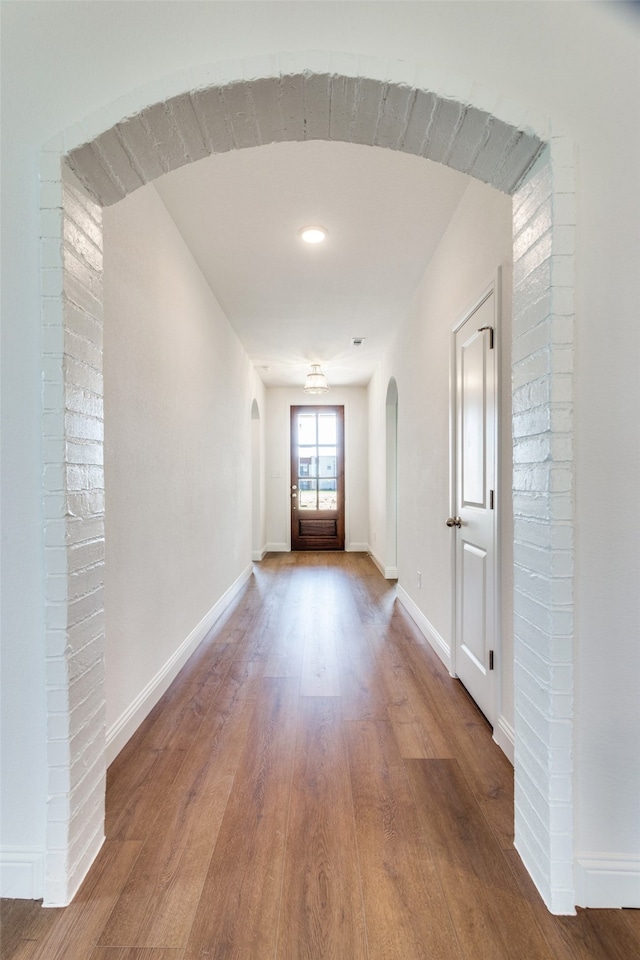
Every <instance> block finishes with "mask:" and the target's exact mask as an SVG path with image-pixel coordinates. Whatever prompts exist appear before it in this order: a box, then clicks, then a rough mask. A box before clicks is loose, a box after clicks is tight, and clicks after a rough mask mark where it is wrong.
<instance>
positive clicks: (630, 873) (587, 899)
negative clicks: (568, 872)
mask: <svg viewBox="0 0 640 960" xmlns="http://www.w3.org/2000/svg"><path fill="white" fill-rule="evenodd" d="M575 880H576V906H578V907H592V908H596V909H612V908H621V907H631V908H635V909H638V908H640V860H639V859H638V858H637V857H624V856H620V855H616V854H607V853H586V854H581V855H579V856H578V857H577V859H576V870H575Z"/></svg>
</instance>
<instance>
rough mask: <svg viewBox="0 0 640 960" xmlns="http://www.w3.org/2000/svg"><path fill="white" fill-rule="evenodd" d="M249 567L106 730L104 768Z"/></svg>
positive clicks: (242, 582)
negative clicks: (105, 761)
mask: <svg viewBox="0 0 640 960" xmlns="http://www.w3.org/2000/svg"><path fill="white" fill-rule="evenodd" d="M251 574H252V567H251V564H249V566H247V567H245V569H244V570H243V571H242V573H241V574H240V576H239V577H238V578H237V579H236V580H235V581H234V582H233V583H232V584H231V586H230V587H229V589H228V590H226V591H225V593H223V594H222V596H221V597H220V599H219V600H218V602H217V603H215V604H214V605H213V607H212V608H211V610H209V612H208V613H206V614H205V615H204V617H203V618H202V620H201V621H200V623H199V624H198V625H197V626H196V627H194V629H193V630H192V631H191V633H190V634H189V636H188V637H187V638H186V640H184V641H183V642H182V643H181V644H180V646H179V647H178V649H177V650H175V651H174V653H172V655H171V656H170V657H169V659H168V660H167V662H166V663H165V664H164V666H163V667H161V668H160V670H158V672H157V673H156V675H155V677H153V679H152V680H150V681H149V683H148V684H147V685H146V687H145V688H144V689H143V690H141V691H140V693H139V694H138V696H137V697H136V698H135V700H133V702H132V703H131V704H130V705H129V706H128V707H127V709H126V710H125V711H124V712H123V713H122V714H121V715H120V716H119V717H118V719H117V720H116V721H115V723H113V724H112V725H111V727H110V728H109V729H108V730H107V746H106V760H107V766H108V765H109V764H110V763H111V762H112V760H114V759H115V758H116V757H117V756H118V754H119V753H120V751H121V750H122V748H123V747H124V745H125V744H126V743H127V741H128V740H129V739H130V738H131V737H132V736H133V734H134V733H135V731H136V730H137V729H138V727H139V726H140V724H141V723H142V721H143V720H144V718H145V717H146V716H147V715H148V714H149V713H150V711H151V710H152V709H153V707H155V705H156V703H157V702H158V700H159V699H160V697H161V696H162V695H163V693H165V691H166V690H167V689H168V687H169V686H170V685H171V683H172V682H173V680H175V678H176V677H177V675H178V673H179V672H180V670H181V669H182V667H183V666H184V665H185V663H186V662H187V660H188V659H189V657H190V656H191V654H192V653H193V652H194V650H195V649H196V648H197V647H198V646H199V645H200V643H202V641H203V640H204V638H205V637H206V635H207V634H208V632H209V631H210V630H211V628H212V626H213V625H214V623H215V622H216V620H217V619H218V618H219V617H220V616H221V614H222V613H223V612H224V611H225V610H226V608H227V607H228V606H229V604H230V603H231V601H232V600H233V599H234V598H235V597H236V595H237V594H238V593H239V592H240V590H241V589H242V587H243V586H244V585H245V583H246V582H247V580H249V578H250V577H251Z"/></svg>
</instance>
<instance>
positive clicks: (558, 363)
mask: <svg viewBox="0 0 640 960" xmlns="http://www.w3.org/2000/svg"><path fill="white" fill-rule="evenodd" d="M416 76H417V71H416V70H415V69H414V68H413V67H411V66H410V65H407V64H391V65H389V64H387V63H385V62H383V61H380V62H377V61H374V60H370V59H367V61H366V65H363V64H361V63H360V62H359V61H358V59H357V58H349V57H345V56H331V55H323V54H322V55H321V54H308V55H295V56H290V55H287V56H282V57H280V58H266V59H261V60H257V61H255V62H242V63H236V64H232V65H227V66H226V67H225V66H224V65H223V66H220V65H218V66H216V67H215V68H213V69H210V70H205V71H203V72H202V74H201V75H199V76H193V75H186V74H185V75H182V76H179V77H174V78H170V79H169V80H165V81H163V82H162V84H160V85H158V86H154V87H151V88H149V89H145V90H140V91H137V92H135V93H134V94H132V95H131V98H129V99H128V100H126V101H119V102H117V103H114V104H112V105H111V106H110V107H109V108H106V109H105V110H103V111H101V112H99V113H98V114H96V116H94V117H92V118H89V119H88V120H86V121H84V122H83V123H82V124H80V125H79V126H78V127H76V128H73V129H72V130H68V131H65V132H64V133H63V134H61V135H60V137H58V138H56V139H55V141H53V142H52V143H51V144H50V145H48V147H46V148H45V150H44V151H43V154H42V162H41V227H42V233H41V235H42V238H43V240H42V315H43V379H44V385H43V400H44V423H43V438H44V453H45V476H44V489H45V495H44V520H45V532H44V537H45V558H46V583H47V589H46V604H47V606H46V644H47V647H46V651H47V688H48V689H47V696H48V718H49V723H48V736H49V744H48V747H49V751H48V758H49V770H48V796H49V802H48V831H47V838H48V839H47V845H48V846H47V854H46V865H45V866H46V877H45V902H46V903H48V904H51V905H54V904H62V903H66V902H68V900H69V899H70V898H71V896H72V895H73V893H74V892H75V890H76V889H77V886H78V883H79V881H80V880H81V879H82V877H83V875H84V873H85V872H86V869H87V867H88V865H89V864H90V862H91V860H92V859H93V857H94V856H95V853H96V852H97V850H98V848H99V846H100V844H101V842H102V836H103V833H102V831H103V815H104V773H105V742H104V719H103V717H104V713H103V711H104V698H103V678H104V664H103V611H102V575H103V565H104V497H103V493H104V491H103V474H102V453H101V446H102V372H101V321H102V301H101V298H102V253H101V247H102V238H101V217H100V208H101V206H104V205H108V204H112V203H115V202H117V201H118V200H119V199H121V198H122V197H124V196H125V195H126V194H128V193H130V192H132V191H133V190H135V189H137V188H138V187H139V186H141V185H142V184H144V183H147V182H150V181H152V180H154V179H156V178H157V177H159V176H161V175H162V174H164V173H167V172H169V171H171V170H174V169H176V168H177V167H179V166H182V165H183V164H186V163H190V162H193V161H195V160H198V159H201V158H203V157H205V156H208V155H210V154H213V153H218V152H221V151H226V150H234V149H240V148H243V147H250V146H257V145H260V144H264V143H271V142H274V141H287V140H305V139H326V140H343V141H348V142H355V143H364V144H369V145H371V146H377V147H384V148H388V149H395V150H400V151H404V152H408V153H414V154H417V155H420V156H424V157H426V158H428V159H431V160H435V161H438V162H440V163H443V164H446V165H448V166H451V167H453V168H455V169H457V170H462V171H463V172H465V173H469V174H470V175H471V176H474V177H477V178H478V179H480V180H483V181H485V182H487V183H489V184H491V185H493V186H494V187H496V188H497V189H499V190H502V191H503V192H506V193H509V194H511V195H512V196H513V211H514V217H513V224H514V304H513V347H512V350H513V444H514V471H513V472H514V491H515V492H517V493H518V495H519V496H518V508H517V511H516V515H515V546H514V557H515V567H514V581H515V595H514V608H515V660H516V662H515V681H514V682H515V700H516V731H515V741H516V743H515V768H516V845H517V847H518V849H519V851H520V853H521V855H522V857H523V859H524V861H525V863H526V865H527V867H528V869H529V871H530V872H531V874H532V876H533V877H534V880H535V882H536V884H537V886H538V888H539V889H540V891H541V893H542V895H543V896H544V898H545V900H546V902H547V904H548V905H549V906H550V908H551V909H552V910H554V911H556V912H571V911H572V910H573V904H574V897H573V878H572V872H573V840H572V819H573V801H572V759H571V743H572V729H573V727H572V709H573V708H572V681H571V671H572V663H573V654H572V649H573V648H572V642H573V641H572V629H573V608H572V595H573V592H572V577H573V512H572V509H573V507H572V505H573V464H572V421H571V403H572V379H571V376H572V357H573V347H572V337H573V286H572V284H573V255H574V225H575V204H574V196H573V194H574V169H573V166H574V164H573V149H572V146H571V144H570V143H568V142H567V141H565V140H562V139H554V138H553V137H552V136H550V135H549V131H548V130H547V129H546V126H545V124H544V121H536V125H537V130H538V132H537V133H536V132H534V130H532V129H530V128H528V126H527V124H528V118H527V113H526V111H525V110H522V109H520V108H519V107H518V106H517V105H515V104H513V103H512V102H511V101H508V100H501V99H500V98H499V97H494V98H491V96H490V95H489V94H488V92H487V91H486V90H482V91H480V90H478V91H476V90H475V88H473V87H468V88H466V89H465V88H464V87H463V86H460V87H459V89H458V90H453V92H452V88H451V87H449V88H447V89H446V90H441V89H438V88H437V85H436V84H434V88H433V89H429V88H428V86H425V85H424V84H423V83H418V82H417V81H416V79H415V77H416ZM61 160H62V161H64V162H63V164H62V166H63V167H66V166H67V165H68V166H69V167H70V168H71V169H72V170H73V172H74V174H75V177H76V178H77V180H79V181H80V183H81V184H82V187H83V188H81V187H80V186H79V185H78V183H77V181H75V182H74V178H71V179H69V178H67V180H66V182H63V177H62V175H61Z"/></svg>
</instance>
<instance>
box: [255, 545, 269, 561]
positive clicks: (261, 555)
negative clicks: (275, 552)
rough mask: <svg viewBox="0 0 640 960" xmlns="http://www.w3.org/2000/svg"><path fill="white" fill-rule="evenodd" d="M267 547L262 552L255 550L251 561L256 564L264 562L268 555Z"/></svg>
mask: <svg viewBox="0 0 640 960" xmlns="http://www.w3.org/2000/svg"><path fill="white" fill-rule="evenodd" d="M268 552H269V551H268V549H267V547H263V548H262V549H261V550H253V551H252V553H251V559H252V560H253V562H254V563H260V561H261V560H264V558H265V557H266V555H267V553H268Z"/></svg>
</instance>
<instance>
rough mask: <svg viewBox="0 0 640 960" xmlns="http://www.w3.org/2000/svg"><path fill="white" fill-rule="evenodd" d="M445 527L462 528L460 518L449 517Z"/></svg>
mask: <svg viewBox="0 0 640 960" xmlns="http://www.w3.org/2000/svg"><path fill="white" fill-rule="evenodd" d="M447 526H448V527H461V526H462V520H461V519H460V517H449V519H448V520H447Z"/></svg>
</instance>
